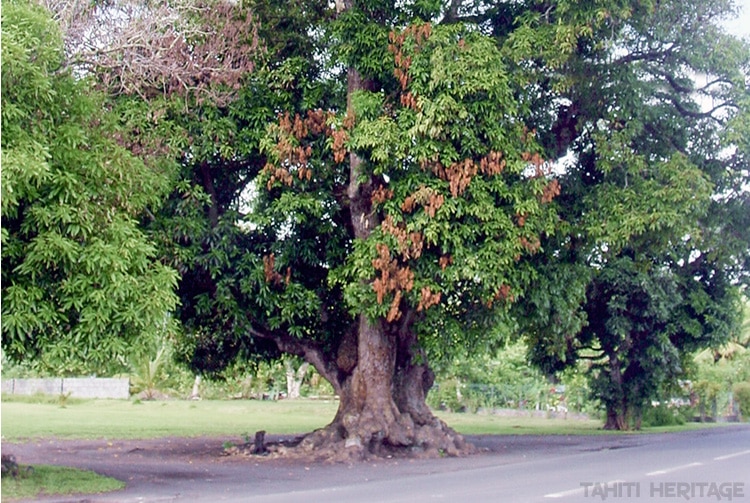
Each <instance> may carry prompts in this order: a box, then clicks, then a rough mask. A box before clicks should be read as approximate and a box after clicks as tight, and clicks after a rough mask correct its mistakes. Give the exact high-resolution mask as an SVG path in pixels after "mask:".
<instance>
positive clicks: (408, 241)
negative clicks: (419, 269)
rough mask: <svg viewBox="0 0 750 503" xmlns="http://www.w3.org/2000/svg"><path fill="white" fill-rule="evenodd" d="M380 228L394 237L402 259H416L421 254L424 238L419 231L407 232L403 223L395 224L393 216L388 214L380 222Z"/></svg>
mask: <svg viewBox="0 0 750 503" xmlns="http://www.w3.org/2000/svg"><path fill="white" fill-rule="evenodd" d="M380 228H381V229H383V232H385V233H387V234H390V235H391V236H393V237H395V238H396V242H397V243H398V251H399V253H400V254H401V258H402V259H403V260H409V259H412V258H415V259H416V258H419V257H420V256H422V249H423V248H424V239H423V238H422V234H421V233H419V232H407V231H406V229H405V228H404V226H403V225H396V223H395V222H394V221H393V217H391V216H390V215H388V216H387V217H385V219H384V220H383V222H382V223H381V224H380Z"/></svg>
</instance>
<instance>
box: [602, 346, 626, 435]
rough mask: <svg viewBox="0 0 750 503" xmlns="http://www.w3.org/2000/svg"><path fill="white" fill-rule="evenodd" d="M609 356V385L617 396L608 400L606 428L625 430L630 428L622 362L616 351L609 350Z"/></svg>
mask: <svg viewBox="0 0 750 503" xmlns="http://www.w3.org/2000/svg"><path fill="white" fill-rule="evenodd" d="M608 356H609V386H610V387H611V388H612V394H613V395H614V396H615V397H614V398H611V399H609V400H608V401H607V403H606V407H607V420H606V422H605V423H604V429H605V430H618V431H625V430H627V429H628V417H627V416H628V407H627V403H626V401H625V391H624V389H623V375H622V369H621V368H620V362H619V360H618V359H617V354H616V353H615V352H614V351H609V352H608Z"/></svg>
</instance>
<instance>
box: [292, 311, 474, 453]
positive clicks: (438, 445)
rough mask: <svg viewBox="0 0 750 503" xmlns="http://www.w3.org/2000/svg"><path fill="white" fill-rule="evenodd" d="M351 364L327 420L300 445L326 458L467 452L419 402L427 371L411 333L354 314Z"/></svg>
mask: <svg viewBox="0 0 750 503" xmlns="http://www.w3.org/2000/svg"><path fill="white" fill-rule="evenodd" d="M358 323H359V330H358V333H357V363H356V366H355V367H354V368H353V370H352V371H351V373H350V374H348V375H346V377H345V378H344V379H342V380H341V381H340V382H339V384H338V386H337V387H338V388H339V390H340V402H339V409H338V412H337V414H336V416H335V418H334V420H333V422H332V423H331V424H330V425H328V426H327V427H326V428H324V429H323V430H319V431H317V432H314V433H312V434H311V435H309V436H308V437H307V438H306V439H305V440H304V441H303V442H302V444H301V448H302V449H304V450H307V451H310V452H314V453H315V454H316V455H318V456H321V457H325V458H328V459H339V460H341V459H362V458H366V457H368V456H382V455H399V454H400V453H406V454H408V455H410V456H414V455H416V456H439V455H448V456H458V455H462V454H468V453H470V452H472V451H473V447H472V446H471V445H469V444H467V443H466V442H465V441H464V439H463V437H462V436H461V435H459V434H458V433H456V432H455V431H453V430H452V429H451V428H449V427H448V426H447V425H446V424H445V423H444V422H442V421H441V420H440V419H438V418H437V417H435V416H434V415H433V414H432V411H431V410H430V409H429V407H428V406H427V404H426V403H425V397H426V394H427V391H428V390H429V388H430V386H431V385H432V380H433V377H432V373H431V372H430V370H429V368H428V367H427V365H426V364H425V363H424V358H422V354H421V350H420V349H418V345H417V344H416V336H415V335H414V334H412V333H407V332H404V331H394V330H389V328H390V327H389V326H387V324H386V323H385V322H384V321H382V320H381V321H378V322H374V323H372V322H370V321H368V320H367V318H366V317H365V316H360V319H359V322H358Z"/></svg>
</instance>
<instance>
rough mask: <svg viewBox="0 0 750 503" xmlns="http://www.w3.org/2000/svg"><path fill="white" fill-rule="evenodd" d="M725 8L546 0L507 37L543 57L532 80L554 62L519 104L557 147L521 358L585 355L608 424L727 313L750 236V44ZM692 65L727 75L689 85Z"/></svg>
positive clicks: (552, 364) (652, 389)
mask: <svg viewBox="0 0 750 503" xmlns="http://www.w3.org/2000/svg"><path fill="white" fill-rule="evenodd" d="M730 10H731V5H730V4H729V3H728V2H723V1H719V2H711V3H710V4H701V5H700V6H697V5H695V6H693V5H690V6H688V5H687V4H685V3H683V2H667V3H666V4H662V5H660V6H659V8H658V9H657V8H653V7H648V6H645V5H643V4H638V5H636V4H635V3H625V4H623V3H620V4H617V5H615V3H612V2H605V3H604V4H602V3H600V4H597V5H595V6H594V5H580V6H579V5H575V6H574V5H572V4H569V3H567V2H558V3H555V5H553V6H551V8H550V10H549V11H547V12H546V13H545V14H544V15H542V14H541V13H538V12H533V11H529V12H527V13H526V14H524V15H522V16H521V26H520V28H519V29H518V30H517V31H516V32H514V33H513V34H512V35H511V36H510V37H509V38H508V44H506V46H505V50H506V51H509V52H510V53H513V54H515V55H516V61H519V62H520V61H527V59H525V58H530V56H531V54H534V53H538V54H540V55H541V58H542V60H544V61H545V65H539V66H534V65H527V67H526V71H527V72H528V76H529V78H531V79H536V78H538V75H537V74H536V72H537V71H538V72H545V71H549V68H550V67H551V68H555V69H557V71H555V72H553V76H552V77H551V78H550V80H549V81H548V82H546V83H541V81H539V82H540V84H539V85H540V87H541V88H542V89H543V90H544V91H543V92H538V91H537V90H536V88H534V92H536V93H537V94H536V96H528V97H527V100H528V101H527V103H528V104H529V106H530V108H529V115H530V120H531V122H532V123H533V124H535V125H536V127H538V130H539V141H540V143H541V144H542V145H543V146H544V148H545V151H546V152H547V153H548V154H549V155H553V156H558V157H560V158H562V157H564V156H567V158H566V159H565V170H564V172H562V173H561V175H560V183H561V195H560V197H559V198H557V199H556V200H555V204H556V205H557V210H558V212H559V215H560V216H561V219H562V221H563V223H562V225H561V226H560V227H559V232H558V233H557V234H556V235H554V236H553V237H552V238H551V239H547V240H545V241H543V243H542V249H543V250H544V253H543V254H540V255H539V256H537V257H532V259H531V260H532V261H533V262H535V270H536V271H538V275H537V276H536V278H535V280H534V282H535V287H536V288H532V289H530V292H529V294H528V295H527V296H526V297H524V298H522V299H521V300H522V302H521V305H520V306H519V314H520V320H521V323H522V325H523V326H524V332H525V333H526V336H527V337H528V340H529V347H530V348H531V353H530V357H531V359H532V361H534V362H535V363H536V364H537V365H539V366H540V367H541V368H542V369H543V370H544V371H545V372H548V373H554V372H557V371H560V370H561V369H564V368H565V367H569V366H571V365H575V364H576V362H578V361H579V360H585V361H591V362H592V365H590V379H591V381H590V386H591V390H592V393H593V394H594V395H595V396H596V397H598V398H599V399H600V400H602V402H603V403H604V404H605V405H606V407H607V409H608V411H609V412H610V413H611V414H612V417H615V416H617V418H618V419H617V421H618V422H619V425H611V424H608V426H613V427H624V426H625V425H626V422H627V421H628V418H631V419H632V420H633V424H635V425H637V424H638V416H639V414H640V410H641V409H642V408H643V406H644V405H645V404H647V403H648V402H649V401H650V400H651V399H653V398H656V397H658V395H659V393H660V392H662V391H663V389H662V388H664V387H669V385H670V384H671V383H673V382H675V380H676V379H677V378H678V377H683V378H684V376H685V374H684V368H683V365H682V363H683V360H685V355H686V354H689V353H691V352H693V351H695V350H696V349H699V348H705V347H715V346H718V345H720V344H721V343H722V342H724V341H726V340H727V339H728V338H729V337H730V336H731V334H732V333H733V331H734V330H735V327H736V323H737V285H738V284H739V283H740V282H742V281H744V278H746V264H747V259H748V250H749V249H750V247H748V243H750V234H748V233H747V232H746V231H745V229H746V228H747V209H748V206H747V204H748V198H747V197H746V193H745V191H743V189H741V188H740V187H741V186H742V184H743V183H745V184H746V183H747V180H748V171H747V151H746V150H745V149H744V147H743V145H744V143H743V141H742V140H740V139H739V137H738V136H737V131H739V130H742V128H743V127H744V126H743V125H742V124H744V122H743V120H742V117H744V116H745V115H746V113H747V108H746V106H744V105H743V103H744V98H743V95H744V94H745V84H744V82H745V78H746V75H747V71H748V61H750V51H748V48H747V46H746V45H743V44H742V43H741V42H740V41H738V40H736V39H734V38H732V37H731V36H729V35H727V34H726V33H724V32H723V31H722V28H721V25H720V23H719V20H720V19H721V17H722V16H723V15H724V14H725V13H727V12H729V11H730ZM697 14H700V19H701V21H700V22H699V23H698V22H697V21H696V19H698V18H696V15H697ZM696 23H697V24H696ZM676 25H679V26H694V27H695V29H691V30H679V31H676V30H674V29H673V28H672V27H673V26H676ZM675 44H676V45H679V46H680V47H683V48H690V49H685V50H681V51H679V54H678V53H677V52H673V51H671V50H670V47H674V46H675ZM708 47H713V49H711V50H710V52H706V50H708ZM551 52H552V53H551ZM708 54H711V56H707V55H708ZM698 73H700V74H708V75H711V77H709V81H710V80H712V79H716V81H717V82H719V81H721V82H723V83H725V84H726V85H722V86H713V85H708V86H705V87H701V86H700V85H699V84H698V83H696V82H694V81H693V77H692V76H691V75H693V74H698ZM698 96H702V97H705V99H708V100H713V103H715V104H718V108H716V109H713V110H706V109H705V108H701V107H702V105H701V103H702V100H701V99H698V98H697V97H698ZM720 109H721V110H722V112H721V113H719V112H718V110H720ZM736 128H739V129H736ZM729 145H732V148H731V149H730V150H731V152H733V153H731V154H728V155H724V154H722V153H721V152H722V150H723V148H725V147H728V146H729ZM727 152H729V151H727ZM741 180H744V182H742V181H741ZM743 264H744V265H743ZM660 390H661V391H660Z"/></svg>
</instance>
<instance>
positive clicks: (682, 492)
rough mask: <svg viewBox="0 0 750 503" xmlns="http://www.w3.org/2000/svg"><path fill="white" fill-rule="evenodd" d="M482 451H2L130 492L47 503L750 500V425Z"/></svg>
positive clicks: (490, 442) (501, 443)
mask: <svg viewBox="0 0 750 503" xmlns="http://www.w3.org/2000/svg"><path fill="white" fill-rule="evenodd" d="M468 438H469V440H470V441H472V442H474V443H475V444H476V445H478V446H479V447H480V448H481V449H482V450H483V453H482V454H479V455H476V456H471V457H468V458H460V459H439V460H395V459H390V460H389V459H386V460H380V461H370V462H363V463H356V464H351V465H343V464H319V463H318V464H305V463H301V462H289V461H281V460H265V459H264V460H256V459H250V458H241V457H223V456H220V452H221V451H222V448H221V444H222V442H223V441H222V440H221V439H161V440H158V441H154V440H150V441H125V442H106V441H85V442H84V441H50V440H47V441H38V442H35V443H24V444H12V443H3V446H2V448H3V452H12V453H14V454H15V455H16V457H17V458H18V459H19V462H21V463H24V464H37V463H48V464H66V465H69V466H76V467H80V468H88V469H93V470H95V471H97V472H99V473H103V474H106V475H110V476H114V477H116V478H119V479H121V480H125V481H126V482H127V483H128V486H127V488H126V489H125V490H123V491H120V492H117V493H111V494H106V495H94V496H87V497H66V498H46V499H40V500H37V501H47V502H79V501H80V502H83V501H86V502H92V503H93V502H102V503H105V502H106V503H114V502H118V503H141V502H142V503H150V502H168V501H174V502H206V503H207V502H219V501H226V502H250V503H253V502H257V503H261V502H264V503H265V502H268V503H276V502H278V503H302V502H304V503H315V502H318V501H325V502H326V503H337V502H341V503H343V502H357V503H370V502H373V503H374V502H394V503H395V502H404V503H406V502H408V503H420V502H456V501H457V502H462V503H481V502H519V503H527V502H544V503H554V502H557V501H560V502H594V501H641V502H655V501H675V502H678V501H701V502H704V501H705V502H715V501H721V502H727V501H735V502H740V503H745V502H747V503H750V425H747V424H745V425H734V426H724V427H717V428H710V429H706V430H697V431H690V432H681V433H673V434H649V435H606V436H535V435H534V436H482V437H468Z"/></svg>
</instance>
